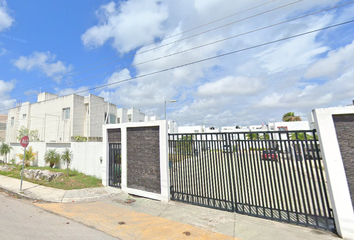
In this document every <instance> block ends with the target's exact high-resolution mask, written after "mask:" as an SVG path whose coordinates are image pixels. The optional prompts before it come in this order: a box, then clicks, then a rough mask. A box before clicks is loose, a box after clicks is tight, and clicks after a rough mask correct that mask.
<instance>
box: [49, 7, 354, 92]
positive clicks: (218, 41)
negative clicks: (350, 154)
mask: <svg viewBox="0 0 354 240" xmlns="http://www.w3.org/2000/svg"><path fill="white" fill-rule="evenodd" d="M351 3H354V1H352V2H351ZM348 4H349V3H346V4H342V5H338V6H334V7H331V8H327V9H323V10H319V11H316V12H313V13H309V14H305V15H302V16H299V17H295V18H292V19H289V20H285V21H282V22H279V23H275V24H271V25H268V26H265V27H261V28H258V29H254V30H251V31H247V32H244V33H240V34H237V35H234V36H231V37H228V38H223V39H220V40H217V41H213V42H210V43H206V44H203V45H199V46H196V47H193V48H189V49H186V50H182V51H179V52H175V53H171V54H169V55H165V56H161V57H157V58H154V59H150V60H147V61H144V62H140V63H136V64H132V65H129V66H125V67H120V68H116V69H114V70H112V71H109V72H105V73H102V74H99V75H96V76H92V77H89V78H84V79H80V80H77V81H74V82H71V83H67V84H62V85H59V86H57V87H63V86H67V85H72V84H74V83H78V82H82V81H86V80H89V79H92V78H96V77H100V76H104V75H108V74H110V73H114V72H117V71H118V70H121V69H125V68H129V67H136V66H139V65H142V64H146V63H150V62H153V61H157V60H161V59H163V58H168V57H172V56H175V55H178V54H181V53H185V52H188V51H192V50H196V49H198V48H202V47H206V46H209V45H212V44H215V43H220V42H223V41H226V40H230V39H233V38H236V37H240V36H243V35H247V34H250V33H254V32H257V31H261V30H264V29H267V28H271V27H275V26H278V25H281V24H284V23H288V22H292V21H295V20H299V19H301V18H305V17H308V16H312V15H316V14H318V13H321V12H325V11H329V10H333V9H336V8H339V7H343V6H345V5H348ZM50 89H52V88H47V89H44V91H46V90H50Z"/></svg>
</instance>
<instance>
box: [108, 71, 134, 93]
mask: <svg viewBox="0 0 354 240" xmlns="http://www.w3.org/2000/svg"><path fill="white" fill-rule="evenodd" d="M130 78H131V76H130V72H129V70H128V69H126V68H125V69H123V70H122V71H120V72H115V73H113V74H112V75H111V76H110V77H109V78H108V79H107V83H106V84H110V85H109V86H108V87H107V88H109V89H112V88H117V86H118V84H115V83H117V82H120V81H122V80H127V79H130Z"/></svg>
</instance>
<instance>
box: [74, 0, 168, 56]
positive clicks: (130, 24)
mask: <svg viewBox="0 0 354 240" xmlns="http://www.w3.org/2000/svg"><path fill="white" fill-rule="evenodd" d="M96 15H97V18H98V20H99V23H98V24H97V25H96V26H93V27H91V28H89V29H88V30H87V31H86V32H85V33H84V34H83V35H82V36H81V40H82V42H83V44H84V45H85V46H89V47H99V46H101V45H103V44H104V43H105V42H106V41H108V40H112V45H113V47H114V48H116V49H117V50H118V51H122V52H127V51H130V50H132V49H134V48H136V47H139V46H142V45H144V44H148V43H151V42H153V41H154V39H155V38H157V37H161V36H162V33H163V30H162V24H163V21H165V20H166V19H167V17H168V14H167V12H166V7H165V4H164V3H162V2H159V1H156V0H131V1H124V2H120V5H117V4H116V3H114V2H110V3H108V4H106V5H103V6H101V7H100V9H99V10H98V11H97V12H96Z"/></svg>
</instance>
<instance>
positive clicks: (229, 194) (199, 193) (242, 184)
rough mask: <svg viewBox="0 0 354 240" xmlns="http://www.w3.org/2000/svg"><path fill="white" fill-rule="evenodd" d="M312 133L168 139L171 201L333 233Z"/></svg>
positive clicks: (330, 211) (288, 132) (319, 154)
mask: <svg viewBox="0 0 354 240" xmlns="http://www.w3.org/2000/svg"><path fill="white" fill-rule="evenodd" d="M316 138H317V136H316V134H315V131H292V132H290V131H279V132H277V131H271V132H242V133H241V132H239V133H202V134H169V161H170V179H171V198H172V200H176V201H182V202H186V203H191V204H196V205H200V206H206V207H210V208H216V209H221V210H226V211H234V212H237V213H242V214H247V215H251V216H257V217H262V218H267V219H273V220H278V221H284V222H288V223H295V224H298V225H305V226H310V227H314V228H320V229H325V230H330V231H335V226H334V220H333V213H332V209H331V206H330V204H329V200H328V193H327V185H326V179H325V175H324V167H323V161H322V157H321V152H320V150H319V145H318V141H316Z"/></svg>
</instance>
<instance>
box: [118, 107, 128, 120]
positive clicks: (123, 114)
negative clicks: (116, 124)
mask: <svg viewBox="0 0 354 240" xmlns="http://www.w3.org/2000/svg"><path fill="white" fill-rule="evenodd" d="M117 118H119V119H120V123H127V122H128V110H127V109H125V108H118V109H117Z"/></svg>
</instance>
